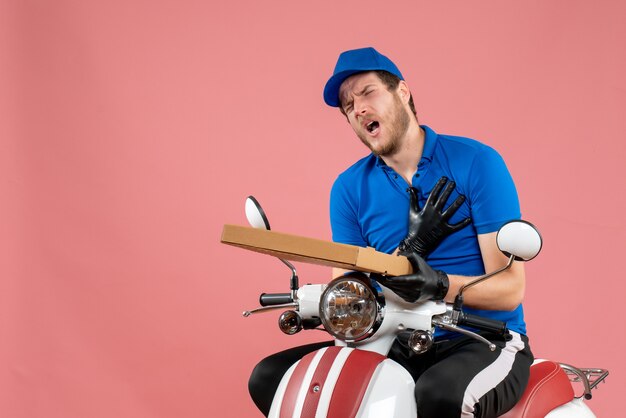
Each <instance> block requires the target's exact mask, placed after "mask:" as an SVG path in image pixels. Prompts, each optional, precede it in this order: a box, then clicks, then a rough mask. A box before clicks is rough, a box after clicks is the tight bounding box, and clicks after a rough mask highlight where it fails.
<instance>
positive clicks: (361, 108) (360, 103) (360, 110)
mask: <svg viewBox="0 0 626 418" xmlns="http://www.w3.org/2000/svg"><path fill="white" fill-rule="evenodd" d="M366 110H367V106H366V105H365V100H361V99H360V98H359V97H355V98H354V114H355V115H362V114H364V113H365V111H366Z"/></svg>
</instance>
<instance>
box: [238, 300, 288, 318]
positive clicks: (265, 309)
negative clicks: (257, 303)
mask: <svg viewBox="0 0 626 418" xmlns="http://www.w3.org/2000/svg"><path fill="white" fill-rule="evenodd" d="M294 307H298V304H297V303H296V302H291V303H283V304H281V305H271V306H262V307H260V308H256V309H251V310H249V311H244V312H243V316H244V317H245V318H247V317H249V316H250V315H252V314H254V313H259V312H265V311H271V310H274V309H283V308H294Z"/></svg>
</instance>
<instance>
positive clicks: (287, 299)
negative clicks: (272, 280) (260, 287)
mask: <svg viewBox="0 0 626 418" xmlns="http://www.w3.org/2000/svg"><path fill="white" fill-rule="evenodd" d="M291 302H293V299H292V298H291V293H261V296H259V303H260V304H261V306H274V305H282V304H284V303H291Z"/></svg>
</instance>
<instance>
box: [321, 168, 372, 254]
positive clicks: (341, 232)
mask: <svg viewBox="0 0 626 418" xmlns="http://www.w3.org/2000/svg"><path fill="white" fill-rule="evenodd" d="M351 192H352V193H350V191H349V190H348V189H347V188H346V186H345V184H344V183H343V181H342V179H341V177H339V178H338V179H337V180H335V183H334V184H333V187H332V189H331V192H330V226H331V228H332V236H333V241H335V242H340V243H342V244H351V245H358V246H361V247H365V246H367V244H366V241H365V239H364V238H363V234H362V233H361V228H360V226H359V224H358V216H357V212H356V204H355V202H356V196H355V193H354V191H351Z"/></svg>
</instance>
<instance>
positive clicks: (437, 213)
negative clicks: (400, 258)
mask: <svg viewBox="0 0 626 418" xmlns="http://www.w3.org/2000/svg"><path fill="white" fill-rule="evenodd" d="M446 183H447V184H446ZM444 185H445V186H446V188H445V189H444V190H443V193H442V192H441V189H443V186H444ZM455 186H456V184H455V183H454V181H451V182H449V183H448V178H447V177H442V178H440V179H439V181H438V182H437V184H436V185H435V187H434V188H433V191H432V192H431V193H430V196H428V199H427V200H426V204H425V205H424V207H423V208H422V209H421V210H420V207H419V199H418V196H417V190H416V189H415V188H413V187H411V188H410V189H409V193H410V195H411V205H410V208H409V233H408V234H407V236H406V237H405V238H404V239H403V240H402V241H401V242H400V244H399V245H398V249H399V250H400V251H402V252H416V253H417V254H419V255H420V256H422V257H424V258H425V257H427V256H428V254H430V253H431V252H432V251H433V250H434V249H435V248H437V246H438V245H439V244H440V243H441V241H443V239H444V238H446V237H447V236H448V235H450V234H452V233H454V232H456V231H458V230H460V229H462V228H465V227H466V226H467V225H469V224H470V223H471V222H472V220H471V219H470V218H466V219H464V220H462V221H461V222H459V223H457V224H455V225H450V224H449V223H448V219H450V218H451V217H452V215H454V214H455V212H456V211H457V210H458V209H459V207H461V205H462V204H463V202H464V201H465V196H463V195H460V196H459V197H457V198H456V200H455V201H454V202H453V203H452V204H451V205H450V206H448V209H446V210H445V211H444V210H443V205H445V204H446V201H447V200H448V198H449V197H450V194H451V193H452V191H453V190H454V187H455ZM440 193H441V194H440Z"/></svg>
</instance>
